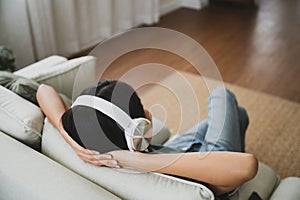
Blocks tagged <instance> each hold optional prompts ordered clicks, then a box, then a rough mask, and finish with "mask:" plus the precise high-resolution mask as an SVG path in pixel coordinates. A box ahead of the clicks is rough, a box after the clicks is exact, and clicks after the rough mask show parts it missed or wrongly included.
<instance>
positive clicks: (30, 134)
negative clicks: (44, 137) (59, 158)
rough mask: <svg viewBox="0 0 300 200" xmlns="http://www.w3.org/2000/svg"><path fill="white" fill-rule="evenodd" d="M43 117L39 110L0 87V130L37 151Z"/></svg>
mask: <svg viewBox="0 0 300 200" xmlns="http://www.w3.org/2000/svg"><path fill="white" fill-rule="evenodd" d="M43 120H44V115H43V113H42V112H41V110H40V108H39V107H37V106H36V105H34V104H33V103H31V102H29V101H27V100H25V99H24V98H22V97H20V96H18V95H17V94H15V93H13V92H11V91H10V90H8V89H6V88H4V87H2V86H0V121H1V123H0V130H1V131H3V132H5V133H6V134H7V135H10V136H11V137H13V138H15V139H17V140H19V141H21V142H22V143H24V144H26V145H28V146H30V147H32V148H34V149H37V150H39V149H40V143H41V131H42V128H43Z"/></svg>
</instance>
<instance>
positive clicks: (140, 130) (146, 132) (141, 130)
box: [125, 118, 152, 151]
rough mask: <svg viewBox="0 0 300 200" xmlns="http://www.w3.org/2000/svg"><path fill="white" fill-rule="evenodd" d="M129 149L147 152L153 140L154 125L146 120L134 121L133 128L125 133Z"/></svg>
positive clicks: (137, 119)
mask: <svg viewBox="0 0 300 200" xmlns="http://www.w3.org/2000/svg"><path fill="white" fill-rule="evenodd" d="M125 134H126V136H125V137H126V141H127V145H128V148H129V149H133V150H136V151H145V150H146V149H147V148H148V146H149V144H150V141H151V138H152V124H151V122H150V121H149V120H148V119H146V118H136V119H133V124H132V126H131V127H130V128H129V129H128V130H126V131H125Z"/></svg>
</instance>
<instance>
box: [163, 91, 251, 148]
mask: <svg viewBox="0 0 300 200" xmlns="http://www.w3.org/2000/svg"><path fill="white" fill-rule="evenodd" d="M248 124H249V119H248V115H247V112H246V110H245V109H244V108H242V107H240V106H238V103H237V100H236V98H235V95H234V94H233V93H232V92H230V91H229V90H228V89H226V88H224V87H218V88H216V89H215V90H213V92H212V93H211V95H210V96H209V98H208V117H207V118H206V119H205V120H203V121H201V122H200V123H199V124H197V125H196V126H194V127H193V128H191V129H190V130H189V131H187V132H186V133H184V134H182V135H180V136H178V137H177V138H174V139H173V140H171V141H168V142H167V143H166V144H164V146H168V147H171V148H179V149H181V150H183V151H186V152H207V151H234V152H245V132H246V129H247V127H248Z"/></svg>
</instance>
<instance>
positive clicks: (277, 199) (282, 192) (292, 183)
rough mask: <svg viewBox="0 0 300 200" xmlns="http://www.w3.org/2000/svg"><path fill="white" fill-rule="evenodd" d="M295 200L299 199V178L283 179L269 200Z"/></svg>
mask: <svg viewBox="0 0 300 200" xmlns="http://www.w3.org/2000/svg"><path fill="white" fill-rule="evenodd" d="M281 199H284V200H296V199H300V178H299V177H288V178H285V179H283V180H282V181H281V182H280V184H279V186H278V187H277V188H276V190H275V192H274V193H273V194H272V196H271V200H281Z"/></svg>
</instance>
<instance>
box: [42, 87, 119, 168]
mask: <svg viewBox="0 0 300 200" xmlns="http://www.w3.org/2000/svg"><path fill="white" fill-rule="evenodd" d="M36 97H37V101H38V103H39V106H40V108H41V110H42V111H43V113H44V114H45V115H46V117H47V118H48V120H49V121H50V122H51V123H52V124H53V126H54V127H55V128H57V129H58V130H59V132H60V133H61V134H62V136H63V138H64V139H65V140H66V142H67V143H68V144H69V145H70V146H71V147H72V148H73V149H74V151H75V152H76V154H77V155H78V156H79V157H80V158H81V159H82V160H84V161H86V162H89V163H92V164H94V165H98V166H101V165H106V166H109V167H119V165H118V164H117V161H116V160H114V159H112V156H111V155H109V154H100V153H99V152H97V151H92V150H88V149H85V148H83V147H81V146H80V145H79V144H78V143H77V142H75V141H74V140H73V139H72V138H71V137H70V136H69V134H68V133H67V132H66V131H65V129H64V128H63V125H62V122H61V117H62V115H63V114H64V112H65V111H66V110H67V109H69V106H68V105H67V104H66V103H65V102H64V101H63V100H62V98H61V97H60V96H59V95H58V93H57V92H56V91H55V90H54V88H52V87H51V86H48V85H44V84H42V85H40V86H39V88H38V91H37V94H36Z"/></svg>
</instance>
